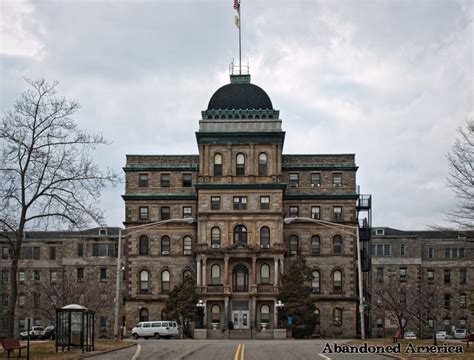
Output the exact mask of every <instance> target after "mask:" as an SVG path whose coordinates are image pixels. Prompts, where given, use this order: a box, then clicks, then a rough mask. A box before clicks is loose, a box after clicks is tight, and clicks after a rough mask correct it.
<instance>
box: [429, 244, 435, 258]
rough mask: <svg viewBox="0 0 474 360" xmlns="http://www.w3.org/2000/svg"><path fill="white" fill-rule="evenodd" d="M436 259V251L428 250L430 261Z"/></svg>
mask: <svg viewBox="0 0 474 360" xmlns="http://www.w3.org/2000/svg"><path fill="white" fill-rule="evenodd" d="M433 258H434V249H433V248H432V247H430V248H428V259H433Z"/></svg>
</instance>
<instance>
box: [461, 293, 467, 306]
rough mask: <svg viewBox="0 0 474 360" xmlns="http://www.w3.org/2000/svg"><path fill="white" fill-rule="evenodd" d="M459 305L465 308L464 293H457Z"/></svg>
mask: <svg viewBox="0 0 474 360" xmlns="http://www.w3.org/2000/svg"><path fill="white" fill-rule="evenodd" d="M459 307H461V308H465V307H466V294H460V295H459Z"/></svg>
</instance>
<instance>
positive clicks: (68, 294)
mask: <svg viewBox="0 0 474 360" xmlns="http://www.w3.org/2000/svg"><path fill="white" fill-rule="evenodd" d="M24 291H25V293H26V294H27V295H26V296H27V299H28V303H29V304H30V305H33V306H34V307H35V314H37V315H39V316H40V317H42V318H43V319H45V320H47V321H48V324H54V323H55V319H56V308H62V307H63V306H66V305H69V304H81V305H84V306H85V307H86V308H88V309H89V310H92V311H94V312H95V313H96V314H99V315H100V314H103V313H107V312H110V311H111V310H110V309H111V307H110V304H111V303H112V302H113V297H114V294H110V293H106V292H103V293H100V292H98V291H97V287H94V286H91V284H90V283H88V282H84V281H78V280H77V278H76V277H75V276H74V274H73V273H72V271H69V272H68V271H66V270H62V271H61V274H60V276H59V277H58V280H57V282H56V283H51V282H50V281H48V280H47V279H45V280H44V281H42V282H41V283H40V284H37V285H34V284H30V286H28V287H27V288H25V290H24Z"/></svg>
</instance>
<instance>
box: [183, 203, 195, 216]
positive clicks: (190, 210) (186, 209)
mask: <svg viewBox="0 0 474 360" xmlns="http://www.w3.org/2000/svg"><path fill="white" fill-rule="evenodd" d="M192 217H193V208H192V207H191V206H183V218H184V219H187V218H192Z"/></svg>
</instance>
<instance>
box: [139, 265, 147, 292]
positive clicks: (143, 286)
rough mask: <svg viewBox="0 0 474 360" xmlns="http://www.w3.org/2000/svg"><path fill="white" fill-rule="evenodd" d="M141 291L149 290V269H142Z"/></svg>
mask: <svg viewBox="0 0 474 360" xmlns="http://www.w3.org/2000/svg"><path fill="white" fill-rule="evenodd" d="M140 292H148V271H146V270H142V271H140Z"/></svg>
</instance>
